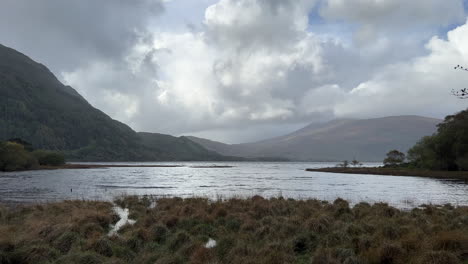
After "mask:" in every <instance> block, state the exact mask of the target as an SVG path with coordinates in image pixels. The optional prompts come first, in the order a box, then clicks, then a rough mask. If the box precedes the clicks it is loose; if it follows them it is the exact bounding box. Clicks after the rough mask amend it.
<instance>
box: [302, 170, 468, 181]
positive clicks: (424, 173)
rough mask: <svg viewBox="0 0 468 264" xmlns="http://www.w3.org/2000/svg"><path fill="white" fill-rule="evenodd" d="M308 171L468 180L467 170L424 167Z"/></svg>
mask: <svg viewBox="0 0 468 264" xmlns="http://www.w3.org/2000/svg"><path fill="white" fill-rule="evenodd" d="M306 171H309V172H325V173H343V174H365V175H387V176H405V177H423V178H435V179H445V180H463V181H468V172H467V171H431V170H422V169H408V168H384V167H359V168H342V167H333V168H319V169H306Z"/></svg>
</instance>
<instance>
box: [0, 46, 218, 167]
mask: <svg viewBox="0 0 468 264" xmlns="http://www.w3.org/2000/svg"><path fill="white" fill-rule="evenodd" d="M10 138H21V139H23V140H25V141H28V142H30V143H32V144H33V146H34V147H35V148H40V149H50V150H60V151H63V152H64V153H65V154H66V155H67V157H68V158H69V159H73V160H87V161H159V160H164V161H167V160H223V159H226V158H225V157H223V156H221V155H219V154H217V153H215V152H213V151H209V150H206V149H205V148H203V147H202V146H201V145H199V144H197V143H194V142H192V141H190V140H188V139H187V138H184V137H180V138H177V137H173V136H169V135H162V134H151V133H136V132H135V131H133V130H132V129H131V128H130V127H128V126H127V125H125V124H123V123H120V122H118V121H116V120H113V119H111V118H110V117H109V116H107V115H106V114H105V113H103V112H101V111H100V110H98V109H96V108H94V107H93V106H91V105H90V104H89V103H88V102H87V101H86V100H85V99H84V98H83V97H82V96H81V95H80V94H79V93H78V92H77V91H76V90H74V89H73V88H72V87H69V86H65V85H63V84H62V83H60V81H59V80H58V79H57V78H56V77H55V76H54V75H53V74H52V73H51V72H50V71H49V70H48V69H47V68H46V67H45V66H44V65H42V64H39V63H37V62H35V61H33V60H31V59H30V58H28V57H27V56H25V55H23V54H21V53H19V52H17V51H15V50H13V49H11V48H8V47H5V46H3V45H0V140H8V139H10Z"/></svg>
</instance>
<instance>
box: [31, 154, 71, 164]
mask: <svg viewBox="0 0 468 264" xmlns="http://www.w3.org/2000/svg"><path fill="white" fill-rule="evenodd" d="M32 154H33V155H34V157H36V159H37V161H38V162H39V165H43V166H60V165H63V164H65V156H64V155H63V154H61V153H59V152H54V151H47V150H36V151H34V152H33V153H32Z"/></svg>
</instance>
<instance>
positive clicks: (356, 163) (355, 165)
mask: <svg viewBox="0 0 468 264" xmlns="http://www.w3.org/2000/svg"><path fill="white" fill-rule="evenodd" d="M351 165H353V167H358V166H359V167H360V166H362V163H361V162H359V161H358V160H356V159H353V160H352V161H351Z"/></svg>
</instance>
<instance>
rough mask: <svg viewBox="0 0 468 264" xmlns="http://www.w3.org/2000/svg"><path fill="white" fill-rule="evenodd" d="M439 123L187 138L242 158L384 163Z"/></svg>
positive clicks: (409, 120) (414, 119) (341, 124)
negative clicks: (224, 139) (241, 139)
mask: <svg viewBox="0 0 468 264" xmlns="http://www.w3.org/2000/svg"><path fill="white" fill-rule="evenodd" d="M440 122H442V120H440V119H434V118H427V117H421V116H391V117H384V118H374V119H342V120H334V121H331V122H327V123H315V124H311V125H309V126H307V127H304V128H302V129H300V130H298V131H295V132H293V133H290V134H288V135H285V136H281V137H277V138H272V139H268V140H263V141H258V142H254V143H245V144H232V145H231V144H224V143H221V142H216V141H211V140H207V139H203V138H197V137H188V138H189V139H191V140H192V141H194V142H197V143H199V144H200V145H202V146H204V147H205V148H206V149H209V150H212V151H216V152H218V153H220V154H222V155H229V156H240V157H246V158H249V157H281V158H286V159H290V160H294V161H341V160H352V159H354V158H356V159H358V160H360V161H382V160H383V159H384V157H385V155H386V153H387V152H388V151H389V150H392V149H398V150H400V151H404V152H406V151H407V150H408V149H409V148H410V147H412V146H413V145H414V144H415V143H416V142H417V141H418V140H420V139H421V138H422V137H423V136H428V135H432V134H433V133H434V132H435V131H436V129H437V128H436V126H437V124H438V123H440Z"/></svg>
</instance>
